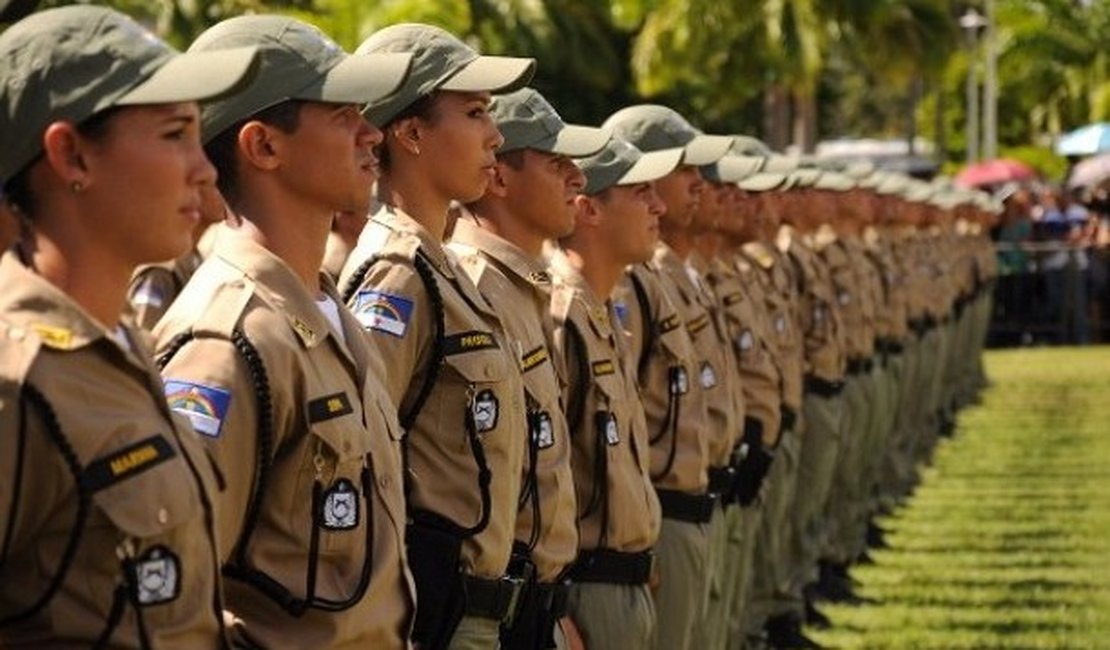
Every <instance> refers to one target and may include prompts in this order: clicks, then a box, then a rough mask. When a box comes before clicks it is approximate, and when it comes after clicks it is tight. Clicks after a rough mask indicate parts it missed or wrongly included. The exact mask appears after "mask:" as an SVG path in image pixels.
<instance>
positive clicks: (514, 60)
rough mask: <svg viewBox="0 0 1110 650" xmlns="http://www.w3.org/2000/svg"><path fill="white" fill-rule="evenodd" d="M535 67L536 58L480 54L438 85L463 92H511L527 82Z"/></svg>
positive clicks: (443, 88) (444, 88)
mask: <svg viewBox="0 0 1110 650" xmlns="http://www.w3.org/2000/svg"><path fill="white" fill-rule="evenodd" d="M535 71H536V60H535V59H526V58H522V57H513V56H479V57H478V58H476V59H474V60H473V61H471V62H470V63H467V64H466V65H465V66H463V68H462V69H461V70H459V71H458V72H456V73H455V74H453V75H451V77H450V78H449V79H447V81H444V82H443V84H441V85H440V86H439V88H440V89H441V90H452V91H455V92H464V93H477V92H491V93H496V94H500V93H509V92H512V91H514V90H517V89H519V88H523V87H524V86H526V85H528V82H529V81H531V80H532V75H533V74H534V73H535Z"/></svg>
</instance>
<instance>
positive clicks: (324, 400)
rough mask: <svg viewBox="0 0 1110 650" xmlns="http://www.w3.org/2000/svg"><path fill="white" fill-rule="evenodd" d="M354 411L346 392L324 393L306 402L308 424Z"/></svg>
mask: <svg viewBox="0 0 1110 650" xmlns="http://www.w3.org/2000/svg"><path fill="white" fill-rule="evenodd" d="M354 411H355V410H354V409H353V408H352V407H351V399H350V398H349V397H347V394H346V393H334V394H332V395H324V396H323V397H317V398H316V399H314V400H310V401H309V402H308V421H309V423H310V424H316V423H317V422H324V421H326V420H331V419H333V418H337V417H339V416H341V415H348V414H350V413H354Z"/></svg>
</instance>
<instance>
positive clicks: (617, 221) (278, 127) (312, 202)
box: [0, 6, 997, 650]
mask: <svg viewBox="0 0 1110 650" xmlns="http://www.w3.org/2000/svg"><path fill="white" fill-rule="evenodd" d="M0 59H2V65H0V81H2V84H0V133H2V138H3V146H2V148H0V181H2V183H3V192H4V211H3V212H4V213H3V215H0V220H3V222H4V223H5V226H6V230H5V232H6V233H9V234H7V235H6V236H5V237H6V238H7V239H8V241H6V242H4V243H5V247H6V248H7V252H5V253H4V254H3V257H2V258H0V470H2V471H0V641H2V644H3V645H4V646H5V647H7V646H11V647H42V648H47V647H49V648H88V647H97V648H159V649H161V648H217V647H223V648H226V647H238V648H404V647H410V646H415V647H419V648H426V649H439V648H457V649H469V648H476V649H477V648H496V647H505V648H514V649H515V648H520V649H529V650H532V649H543V648H582V647H585V648H589V649H591V650H594V649H602V650H604V649H610V648H612V649H617V648H660V649H666V650H672V649H678V650H684V649H687V648H759V647H775V648H789V647H815V644H814V643H813V642H812V641H811V640H809V639H808V638H807V637H806V636H805V635H804V634H803V633H802V625H803V624H804V623H806V622H807V621H808V622H809V623H811V624H814V623H819V622H820V621H821V619H822V615H821V613H820V611H819V610H817V609H816V607H815V601H816V600H817V599H819V598H838V599H842V600H843V599H851V598H853V597H854V595H853V593H852V581H851V577H850V576H849V575H848V572H847V569H848V567H849V566H851V565H852V564H853V563H855V562H858V561H861V560H865V559H866V558H867V544H868V543H869V542H871V543H875V542H878V541H881V540H880V539H878V535H879V533H880V532H881V530H880V529H879V528H878V527H877V526H875V524H874V517H875V516H876V515H877V514H880V513H884V512H889V511H890V510H891V509H892V508H894V507H896V505H897V504H898V503H899V502H900V501H901V500H902V499H903V498H905V496H906V495H907V494H909V492H910V491H911V490H912V488H913V486H914V484H915V482H916V480H917V471H918V468H919V467H920V464H921V463H922V462H923V461H925V460H927V459H928V457H929V454H930V451H931V449H932V447H933V446H934V445H935V444H936V441H937V439H938V437H939V436H942V435H946V434H949V433H951V431H952V428H953V414H954V412H955V411H956V409H958V408H959V407H960V406H962V405H964V404H966V403H968V402H970V401H971V400H973V399H974V398H975V395H976V393H977V391H978V390H979V389H980V388H981V387H982V386H983V384H984V376H983V374H982V370H981V368H980V366H979V363H978V358H979V352H980V345H981V343H982V341H983V338H984V334H985V327H986V324H987V320H988V316H989V309H990V299H989V296H990V286H991V282H992V280H993V277H994V268H993V257H992V253H991V248H990V245H989V241H988V240H987V238H986V236H985V234H984V233H985V232H986V226H987V225H988V224H990V223H991V222H992V220H993V219H994V215H995V213H996V212H997V210H996V206H994V205H993V204H991V203H990V202H989V201H987V200H985V198H984V197H982V196H980V195H978V194H976V193H970V192H965V191H961V190H957V189H954V188H952V187H951V186H949V185H947V184H945V183H944V182H943V181H941V182H937V183H933V184H928V183H925V182H922V181H917V180H913V179H910V178H908V177H905V176H902V175H899V174H891V173H885V172H882V171H877V170H875V169H874V168H873V167H872V166H870V165H867V164H850V165H847V164H836V165H829V164H825V165H824V166H821V165H819V164H818V163H816V162H814V161H809V160H803V159H799V158H792V157H786V156H781V155H777V154H774V153H772V152H771V151H769V150H768V149H767V148H766V147H765V146H764V145H763V144H762V143H760V142H759V141H757V140H754V139H752V138H747V137H743V136H723V135H707V134H704V133H702V132H701V131H699V130H698V129H696V128H695V127H693V126H692V125H691V124H690V122H689V121H687V120H686V119H685V118H684V117H683V116H681V115H679V114H678V113H676V112H675V111H673V110H671V109H669V108H666V107H663V106H658V105H647V104H645V105H637V106H631V107H627V108H624V109H622V110H619V111H617V112H616V113H614V114H613V115H611V116H610V117H609V118H608V119H607V120H606V121H605V123H604V124H602V125H601V128H593V127H586V126H579V125H568V124H566V123H564V121H563V120H562V119H561V118H560V117H559V115H558V113H557V112H556V110H555V109H554V108H553V107H552V106H551V105H550V104H549V103H548V102H547V101H546V100H545V99H544V97H543V96H542V95H541V94H540V93H538V92H537V91H535V90H534V89H531V88H529V87H527V84H528V82H529V80H530V79H531V76H532V73H533V68H534V61H533V60H531V59H526V58H513V57H492V56H483V55H480V54H479V53H478V52H476V51H474V49H472V48H471V47H470V46H468V45H467V44H465V43H463V42H462V41H460V40H459V39H457V38H456V37H454V36H452V35H451V34H449V33H447V32H445V31H443V30H441V29H439V28H435V27H431V26H428V25H420V24H400V25H394V26H391V27H387V28H385V29H382V30H380V31H378V32H376V33H374V34H373V35H371V36H370V37H369V38H368V39H367V40H366V41H364V42H363V43H362V44H361V45H360V46H359V48H358V50H357V51H356V52H355V53H353V54H348V53H346V52H344V51H343V50H342V49H341V48H340V47H339V46H337V45H336V44H335V43H334V42H333V41H331V40H330V39H329V38H328V37H327V36H325V35H324V34H322V33H321V32H320V31H319V30H317V29H316V28H314V27H311V26H309V25H307V24H304V23H302V22H299V21H297V20H294V19H291V18H285V17H278V16H267V15H253V16H244V17H238V18H232V19H229V20H226V21H224V22H221V23H219V24H217V25H215V26H214V27H212V28H210V29H209V30H207V31H206V32H204V33H203V34H201V35H200V36H199V37H198V38H197V39H196V41H195V42H194V43H193V44H192V45H191V46H190V47H189V49H188V51H187V52H185V53H178V52H176V51H174V50H173V49H171V48H170V47H169V46H167V45H166V44H165V43H163V42H162V41H160V40H159V39H157V38H156V37H155V36H153V35H151V34H150V33H149V32H147V31H146V30H145V29H144V28H142V27H141V26H139V25H138V24H137V23H135V22H134V21H133V20H131V19H130V18H128V17H126V16H124V15H122V14H119V13H116V12H114V11H111V10H107V9H102V8H95V7H88V6H81V7H67V8H61V9H52V10H47V11H43V12H40V13H38V14H35V15H33V16H31V17H28V18H25V19H24V20H22V21H20V22H18V23H16V24H15V25H13V26H11V27H10V28H9V29H7V30H6V31H5V32H4V33H3V34H2V35H0ZM198 102H199V104H198ZM9 243H10V244H11V245H10V247H9V246H8V244H9ZM167 260H168V261H167Z"/></svg>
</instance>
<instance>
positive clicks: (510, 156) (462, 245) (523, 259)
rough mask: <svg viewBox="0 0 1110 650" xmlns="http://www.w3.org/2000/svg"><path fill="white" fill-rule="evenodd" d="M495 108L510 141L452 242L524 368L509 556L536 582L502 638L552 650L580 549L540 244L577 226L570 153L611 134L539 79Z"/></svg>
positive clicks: (579, 182) (576, 182)
mask: <svg viewBox="0 0 1110 650" xmlns="http://www.w3.org/2000/svg"><path fill="white" fill-rule="evenodd" d="M491 115H492V117H493V120H494V123H495V124H496V125H497V128H498V130H499V131H501V134H502V136H503V137H504V138H505V142H504V143H503V144H502V145H501V148H500V149H499V150H498V152H497V165H496V167H495V168H494V174H493V179H492V180H491V182H490V184H489V187H488V188H487V189H486V193H485V195H483V196H482V198H480V199H478V200H477V201H474V202H472V203H470V204H469V205H468V206H467V207H468V211H466V212H464V213H463V214H462V216H460V218H459V219H458V221H457V222H456V224H455V228H454V231H453V232H452V235H451V244H450V245H449V249H450V250H451V251H453V252H454V253H456V254H457V255H458V256H459V260H460V263H461V265H462V267H463V269H465V270H466V272H467V274H468V275H469V276H470V278H471V279H472V280H473V281H474V284H475V285H476V286H477V287H478V291H479V292H480V293H481V294H482V296H483V297H485V298H486V300H488V301H489V302H490V304H497V305H501V306H502V308H501V309H499V310H498V315H499V317H500V319H501V323H502V325H503V326H504V327H505V337H506V340H507V342H508V343H509V348H510V350H511V351H512V352H513V354H514V356H516V357H517V358H518V363H519V366H520V370H521V372H522V373H523V375H524V389H525V401H526V404H527V409H528V426H529V433H530V435H529V438H528V453H527V454H526V456H525V459H524V467H523V472H522V477H521V480H522V485H523V490H522V492H521V496H520V506H519V512H518V514H517V519H516V541H515V543H514V545H513V546H514V548H513V560H512V563H513V564H514V565H517V566H515V567H514V572H520V573H522V574H523V575H524V577H525V578H528V579H529V584H528V585H527V586H526V588H525V592H524V598H523V601H522V603H521V605H520V607H519V609H520V612H519V614H518V615H517V617H516V620H515V621H514V622H513V624H512V626H511V628H509V629H507V630H505V631H504V632H503V634H502V645H503V647H506V648H520V649H532V648H536V649H539V648H550V647H554V646H555V639H554V637H553V636H552V634H553V625H554V623H555V622H556V621H557V620H558V619H559V618H561V617H562V615H563V612H564V610H565V608H566V584H565V577H566V576H565V573H566V569H567V568H568V566H569V565H570V563H571V561H573V560H574V557H575V555H576V554H577V551H578V530H577V526H576V517H575V514H576V509H575V496H574V481H573V477H572V474H571V468H570V440H569V438H568V436H567V423H566V415H565V413H564V411H563V406H562V402H561V399H560V397H561V393H562V386H561V383H560V382H561V380H562V379H563V368H562V363H561V358H560V357H553V356H552V344H553V341H552V338H551V337H552V334H553V324H552V319H551V316H550V313H549V304H550V302H551V278H550V274H549V273H548V272H547V271H546V269H545V263H544V261H543V259H542V253H543V243H544V241H545V240H555V239H558V238H560V237H564V236H566V235H567V234H569V233H570V231H571V230H572V229H573V227H574V210H575V206H574V202H573V201H574V197H575V196H576V195H577V194H578V192H579V191H580V190H581V189H582V187H583V186H584V185H585V182H586V179H585V177H584V176H583V175H582V172H581V171H580V170H579V169H578V167H576V166H575V164H574V162H573V160H572V157H574V158H581V157H584V156H589V155H592V154H594V153H596V152H597V151H598V150H600V149H601V148H602V147H603V146H605V143H606V141H608V139H609V134H608V133H606V132H605V131H602V130H600V129H593V128H589V127H583V126H572V125H567V124H565V123H564V122H563V120H562V118H560V117H559V115H558V113H556V112H555V109H554V108H553V107H552V106H551V104H549V103H548V102H547V100H545V99H544V98H543V96H542V95H540V94H539V93H538V92H536V91H535V90H533V89H531V88H524V89H521V90H518V91H515V92H513V93H509V94H507V95H502V96H499V97H497V98H496V100H495V101H494V105H493V109H492V111H491Z"/></svg>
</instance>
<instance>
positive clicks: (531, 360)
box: [520, 345, 547, 372]
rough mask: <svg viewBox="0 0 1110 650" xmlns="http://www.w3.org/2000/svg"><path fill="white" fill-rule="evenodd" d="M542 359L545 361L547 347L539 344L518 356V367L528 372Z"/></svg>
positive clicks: (541, 361) (540, 362)
mask: <svg viewBox="0 0 1110 650" xmlns="http://www.w3.org/2000/svg"><path fill="white" fill-rule="evenodd" d="M544 361H547V348H545V347H544V346H542V345H541V346H540V347H538V348H536V349H535V350H532V351H531V352H528V353H526V354H525V355H524V356H522V357H521V358H520V367H521V369H522V370H524V372H528V371H529V370H531V369H533V368H535V367H537V366H539V365H540V364H542V363H543V362H544Z"/></svg>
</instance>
